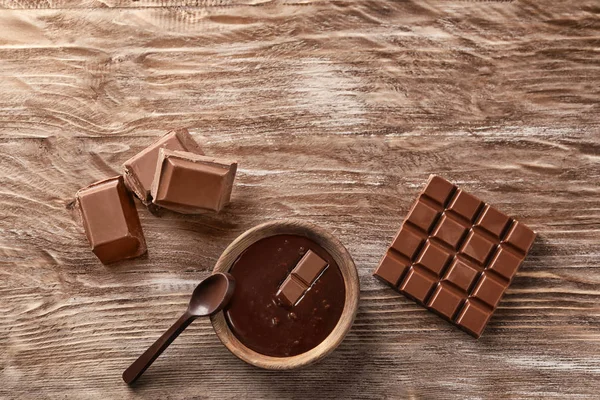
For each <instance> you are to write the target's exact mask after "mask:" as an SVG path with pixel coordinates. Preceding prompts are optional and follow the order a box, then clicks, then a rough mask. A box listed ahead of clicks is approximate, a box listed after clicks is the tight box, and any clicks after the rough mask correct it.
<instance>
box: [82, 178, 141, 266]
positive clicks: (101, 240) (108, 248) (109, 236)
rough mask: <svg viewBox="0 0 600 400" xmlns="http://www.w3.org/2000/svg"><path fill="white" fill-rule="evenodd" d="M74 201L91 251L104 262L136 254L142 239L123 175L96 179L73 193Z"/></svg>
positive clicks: (138, 220) (131, 197)
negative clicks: (75, 199) (74, 194)
mask: <svg viewBox="0 0 600 400" xmlns="http://www.w3.org/2000/svg"><path fill="white" fill-rule="evenodd" d="M77 203H78V204H79V209H80V211H81V217H82V219H83V227H84V229H85V234H86V236H87V238H88V241H89V242H90V245H91V247H92V251H93V252H94V254H95V255H96V256H97V257H98V258H99V259H100V261H101V262H102V263H104V264H108V263H112V262H115V261H120V260H123V259H126V258H133V257H137V256H140V255H142V254H144V253H145V252H146V241H145V239H144V233H143V232H142V226H141V225H140V219H139V217H138V213H137V210H136V208H135V203H134V201H133V196H132V195H131V193H130V192H128V191H127V188H126V187H125V184H124V182H123V177H121V176H117V177H114V178H110V179H106V180H103V181H100V182H96V183H94V184H92V185H90V186H88V187H86V188H83V189H80V190H79V191H78V192H77Z"/></svg>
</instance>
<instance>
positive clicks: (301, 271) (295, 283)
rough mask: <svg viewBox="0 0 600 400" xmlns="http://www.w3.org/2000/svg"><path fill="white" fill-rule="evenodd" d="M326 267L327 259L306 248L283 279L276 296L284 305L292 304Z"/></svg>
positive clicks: (296, 301)
mask: <svg viewBox="0 0 600 400" xmlns="http://www.w3.org/2000/svg"><path fill="white" fill-rule="evenodd" d="M325 267H327V261H325V260H323V259H322V258H321V257H319V256H318V255H317V254H316V253H314V252H313V251H311V250H308V251H307V252H306V253H305V254H304V256H303V257H302V258H301V259H300V261H298V264H296V266H295V267H294V269H293V270H292V273H291V274H290V275H288V277H287V278H286V279H285V281H283V283H282V284H281V286H280V287H279V290H278V291H277V294H276V296H275V297H276V298H277V299H278V300H279V302H280V303H281V304H283V305H286V306H293V305H295V304H296V303H298V301H299V300H300V299H301V298H302V296H304V293H306V291H307V290H308V288H309V287H310V286H311V285H312V284H313V282H314V281H315V280H316V279H317V278H318V277H319V275H321V273H322V272H323V271H324V270H325Z"/></svg>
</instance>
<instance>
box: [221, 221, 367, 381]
mask: <svg viewBox="0 0 600 400" xmlns="http://www.w3.org/2000/svg"><path fill="white" fill-rule="evenodd" d="M286 234H289V235H299V236H304V237H306V238H308V239H310V240H313V241H314V242H316V243H317V244H319V245H320V246H321V247H323V249H325V250H326V251H327V252H328V253H329V254H330V255H331V257H332V258H333V259H334V260H335V262H336V263H337V265H338V267H339V269H340V272H341V273H342V277H343V279H344V287H345V290H346V295H345V299H344V308H343V309H342V314H341V316H340V319H339V320H338V323H337V324H336V326H335V327H334V328H333V331H331V333H330V334H329V336H327V337H326V338H325V340H323V341H322V342H321V343H320V344H319V345H317V346H316V347H314V348H312V349H311V350H309V351H307V352H305V353H302V354H298V355H296V356H292V357H273V356H267V355H264V354H261V353H258V352H256V351H254V350H252V349H250V348H248V347H246V346H245V345H244V344H243V343H242V342H240V340H239V339H238V338H237V337H236V336H235V335H234V334H233V332H232V331H231V330H230V329H229V325H228V324H227V321H226V320H225V315H224V313H223V311H220V312H219V313H217V314H215V315H213V316H211V318H210V321H211V323H212V326H213V328H214V330H215V332H216V334H217V336H218V338H219V340H220V341H221V342H222V343H223V344H224V345H225V347H227V349H228V350H229V351H230V352H231V353H233V354H234V355H235V356H237V357H238V358H240V359H241V360H243V361H245V362H247V363H248V364H251V365H254V366H256V367H260V368H264V369H273V370H284V369H293V368H300V367H303V366H306V365H309V364H312V363H315V362H317V361H319V360H321V359H322V358H324V357H326V356H327V355H329V354H330V353H331V352H332V351H333V350H335V349H336V348H337V347H338V345H339V344H340V343H341V342H342V341H343V340H344V338H345V336H346V334H347V333H348V331H349V330H350V328H351V327H352V324H353V322H354V319H355V317H356V313H357V311H358V301H359V297H360V287H359V279H358V272H357V270H356V265H355V264H354V261H353V260H352V256H351V255H350V253H349V252H348V250H347V249H346V247H344V245H343V244H342V242H340V241H339V240H338V239H337V238H336V237H335V236H333V235H332V234H331V233H329V232H328V231H326V230H324V229H323V228H320V227H318V226H316V225H314V224H312V223H309V222H305V221H299V220H293V219H285V220H274V221H269V222H265V223H263V224H260V225H258V226H255V227H254V228H251V229H249V230H247V231H245V232H244V233H242V234H241V235H240V236H238V237H237V238H236V239H235V240H234V241H233V242H232V243H231V244H230V245H229V246H228V247H227V248H226V249H225V251H224V252H223V253H222V254H221V256H220V257H219V259H218V260H217V263H216V264H215V267H214V268H213V273H215V272H229V270H230V269H231V267H232V266H233V263H234V262H235V260H237V258H238V257H239V256H240V254H241V253H242V252H243V251H244V250H245V249H247V248H248V247H249V246H251V245H252V244H254V243H256V242H257V241H259V240H261V239H264V238H267V237H271V236H276V235H286Z"/></svg>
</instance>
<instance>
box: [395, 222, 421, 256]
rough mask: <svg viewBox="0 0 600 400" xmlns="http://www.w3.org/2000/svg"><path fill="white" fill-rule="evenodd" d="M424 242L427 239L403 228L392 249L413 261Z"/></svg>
mask: <svg viewBox="0 0 600 400" xmlns="http://www.w3.org/2000/svg"><path fill="white" fill-rule="evenodd" d="M424 241H425V239H424V238H423V237H422V236H421V235H419V234H418V233H415V232H414V231H411V230H410V229H408V228H407V227H406V226H403V227H402V229H400V231H399V232H398V234H397V235H396V237H395V238H394V241H393V242H392V245H391V246H390V247H391V248H393V249H395V250H397V251H398V252H400V253H401V254H403V255H405V256H406V257H408V258H410V259H412V258H413V257H414V256H415V254H416V253H417V250H419V247H421V244H423V242H424Z"/></svg>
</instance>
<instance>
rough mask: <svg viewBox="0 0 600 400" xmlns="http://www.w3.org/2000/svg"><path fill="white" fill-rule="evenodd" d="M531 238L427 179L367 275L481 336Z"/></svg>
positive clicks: (527, 230) (445, 185)
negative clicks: (386, 249)
mask: <svg viewBox="0 0 600 400" xmlns="http://www.w3.org/2000/svg"><path fill="white" fill-rule="evenodd" d="M535 236H536V234H535V232H533V231H532V230H531V229H530V228H528V227H527V226H526V225H524V224H523V223H521V222H518V221H515V220H513V219H511V218H509V217H508V216H506V215H505V214H503V213H502V212H500V211H498V210H497V209H495V208H494V207H492V206H490V205H489V204H485V203H484V202H483V201H481V200H479V199H478V198H477V197H475V196H473V195H471V194H469V193H467V192H465V191H464V190H462V189H458V188H456V187H455V186H454V185H453V184H451V183H450V182H448V181H446V180H444V179H442V178H440V177H438V176H431V177H430V178H429V182H428V183H427V186H426V187H425V189H424V190H423V192H422V193H421V194H420V195H419V197H418V198H417V201H416V203H415V204H414V206H413V207H412V209H411V211H410V213H409V215H408V217H406V220H405V221H404V223H403V224H402V227H401V228H400V231H399V232H398V234H397V235H396V237H395V238H394V241H393V242H392V245H391V246H390V248H389V249H388V251H387V252H386V254H385V256H384V257H383V259H382V260H381V262H380V264H379V267H378V268H377V269H376V270H375V273H374V276H376V277H377V278H379V279H380V280H382V281H383V282H386V283H387V284H389V285H391V286H392V287H393V288H394V289H396V290H397V291H399V292H400V293H402V294H404V295H405V296H407V297H409V298H412V299H414V300H415V301H416V302H417V303H419V304H421V305H423V306H425V307H427V308H428V309H429V310H431V311H433V312H435V313H437V314H438V315H440V316H442V317H443V318H445V319H446V320H448V321H450V322H452V323H453V324H455V325H457V326H458V327H459V328H461V329H463V330H465V331H466V332H468V333H470V334H471V335H473V336H475V337H479V336H481V334H482V333H483V330H484V329H485V326H486V325H487V323H488V321H489V319H490V317H491V316H492V314H493V313H494V311H495V309H496V307H497V306H498V303H499V302H500V300H501V299H502V296H503V295H504V292H505V291H506V289H507V288H508V286H509V285H510V283H511V281H512V278H513V277H514V275H515V273H516V272H517V269H518V268H519V267H520V265H521V264H522V262H523V260H524V259H525V256H526V255H527V253H528V252H529V249H530V248H531V245H532V244H533V241H534V239H535Z"/></svg>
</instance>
